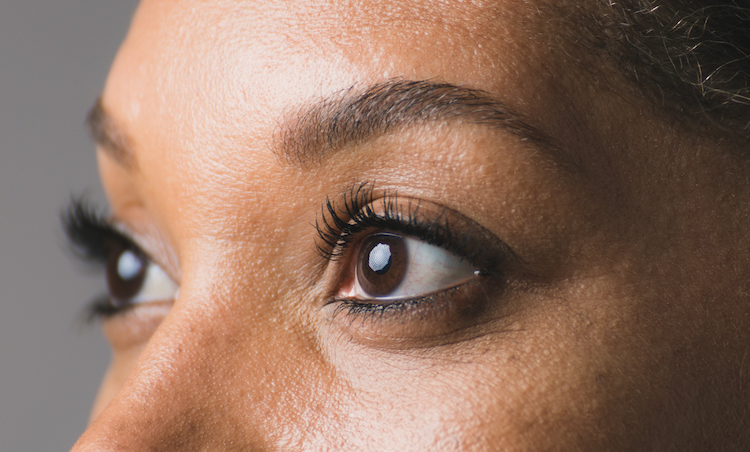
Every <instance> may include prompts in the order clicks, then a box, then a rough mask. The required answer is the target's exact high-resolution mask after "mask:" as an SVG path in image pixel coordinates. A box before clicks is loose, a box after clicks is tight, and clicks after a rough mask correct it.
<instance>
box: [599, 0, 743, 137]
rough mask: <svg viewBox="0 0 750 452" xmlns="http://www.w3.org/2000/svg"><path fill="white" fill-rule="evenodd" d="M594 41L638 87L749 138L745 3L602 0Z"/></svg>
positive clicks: (710, 125)
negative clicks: (598, 33)
mask: <svg viewBox="0 0 750 452" xmlns="http://www.w3.org/2000/svg"><path fill="white" fill-rule="evenodd" d="M600 1H601V2H603V9H602V10H600V11H604V14H603V15H598V17H597V19H598V22H599V24H600V27H599V29H600V30H602V31H603V32H604V33H603V35H601V36H600V39H603V40H604V41H605V47H606V48H607V49H608V51H609V52H610V54H611V55H612V56H613V57H614V58H615V60H616V61H617V62H618V64H619V65H620V66H621V68H622V70H623V71H624V73H625V74H626V75H627V76H628V77H629V78H630V79H631V80H633V81H635V83H636V85H637V86H639V87H640V88H641V89H643V90H645V91H646V92H648V93H649V95H651V96H654V95H655V96H656V99H660V102H661V104H662V105H663V106H664V107H667V108H668V109H671V110H674V109H677V110H678V111H679V112H680V113H682V114H683V115H687V116H689V117H692V118H694V119H697V120H698V121H700V122H701V123H702V124H703V125H704V126H708V127H707V128H706V129H707V130H717V129H718V130H721V131H722V133H729V134H731V135H733V136H734V137H736V138H740V139H742V140H743V141H745V140H750V1H749V0H729V1H717V0H621V1H617V0H600Z"/></svg>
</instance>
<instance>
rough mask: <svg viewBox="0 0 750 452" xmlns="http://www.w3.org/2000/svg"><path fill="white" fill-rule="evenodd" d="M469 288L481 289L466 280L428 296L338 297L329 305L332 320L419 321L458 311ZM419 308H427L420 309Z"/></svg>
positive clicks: (474, 283) (476, 283)
mask: <svg viewBox="0 0 750 452" xmlns="http://www.w3.org/2000/svg"><path fill="white" fill-rule="evenodd" d="M470 286H473V287H476V288H481V285H480V284H479V283H478V281H467V282H464V283H462V284H459V285H457V286H453V287H449V288H447V289H444V290H441V291H439V292H434V293H431V294H428V295H424V296H420V297H414V298H405V299H400V300H388V301H385V302H383V301H378V300H359V299H353V298H339V299H334V300H331V301H330V302H329V304H332V303H336V304H337V306H336V309H335V310H334V312H333V318H335V317H336V316H338V315H344V316H345V317H348V318H350V319H351V321H352V323H353V322H354V321H356V320H361V321H362V323H363V324H364V323H366V322H368V321H369V322H371V324H375V323H377V322H381V321H395V322H398V321H399V320H400V321H401V322H402V323H406V322H407V321H410V320H415V319H418V318H420V317H421V318H426V317H428V316H429V317H434V316H438V317H439V316H440V315H441V314H442V313H444V312H445V311H450V310H452V309H457V308H459V306H457V305H458V303H457V302H456V300H457V299H459V298H460V297H461V296H462V295H463V293H464V292H466V291H467V290H469V289H470ZM422 306H425V307H427V308H426V309H422Z"/></svg>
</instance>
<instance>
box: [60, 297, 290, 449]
mask: <svg viewBox="0 0 750 452" xmlns="http://www.w3.org/2000/svg"><path fill="white" fill-rule="evenodd" d="M183 295H188V296H189V294H181V298H182V296H183ZM205 306H206V304H205V303H194V304H191V303H190V302H189V300H187V301H186V300H182V299H181V300H180V301H178V302H177V303H176V304H175V307H174V308H173V310H172V312H171V313H170V315H169V316H167V318H166V319H165V320H164V322H163V323H162V325H160V327H159V329H158V330H157V331H156V333H155V334H154V336H153V337H152V338H151V340H150V341H149V343H148V345H147V347H146V348H145V350H144V351H143V352H142V354H141V356H140V357H139V359H138V361H137V363H136V365H135V368H134V369H133V371H132V372H131V374H130V375H129V376H128V378H127V380H126V382H125V383H124V385H123V387H122V388H121V389H120V390H119V392H118V393H117V395H116V396H115V398H114V399H113V400H112V402H111V403H110V404H109V406H108V407H107V408H106V409H105V410H104V411H103V412H102V413H101V414H100V416H99V417H98V418H97V419H96V420H95V422H94V423H93V424H92V425H91V426H90V427H89V429H88V430H87V432H86V434H85V435H84V436H83V437H82V438H81V439H80V440H79V443H77V447H76V448H74V450H75V451H89V450H90V451H110V450H214V449H217V450H267V449H268V448H269V445H268V444H267V442H266V439H267V438H268V437H269V432H263V431H261V430H262V429H263V428H264V425H267V424H268V420H267V419H263V418H261V417H260V416H261V413H263V414H264V415H268V413H269V410H268V409H264V407H268V405H269V404H273V401H271V400H269V397H268V391H266V390H265V389H264V387H267V386H269V385H273V384H274V381H273V380H274V379H275V378H277V373H278V372H276V371H275V370H274V369H273V368H272V367H273V362H272V361H269V360H267V359H264V356H265V354H266V353H265V351H264V350H261V349H259V348H258V343H262V342H267V341H264V340H263V339H262V338H261V337H256V338H254V339H253V338H247V337H245V338H243V339H239V338H238V337H237V336H236V333H237V331H235V330H233V328H232V323H229V324H227V323H226V322H223V320H225V319H223V318H222V317H223V315H222V313H221V312H219V311H217V310H215V309H214V310H211V309H207V308H205ZM217 325H218V327H217ZM259 334H260V335H266V334H268V332H262V333H259ZM238 430H241V431H242V434H241V435H238V434H237V433H238ZM239 439H241V441H242V444H239V443H238V440H239Z"/></svg>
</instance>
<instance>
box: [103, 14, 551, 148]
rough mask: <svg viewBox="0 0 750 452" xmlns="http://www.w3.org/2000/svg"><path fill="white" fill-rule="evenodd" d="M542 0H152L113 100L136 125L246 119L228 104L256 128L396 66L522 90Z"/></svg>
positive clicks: (406, 74)
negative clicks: (538, 1)
mask: <svg viewBox="0 0 750 452" xmlns="http://www.w3.org/2000/svg"><path fill="white" fill-rule="evenodd" d="M540 11H541V10H540V9H539V8H536V7H535V6H534V5H530V4H529V2H521V1H515V0H502V1H494V2H438V1H421V2H385V1H383V2H251V1H243V2H228V1H227V2H218V1H216V2H205V1H188V2H171V1H170V2H167V1H146V2H144V3H143V4H142V5H141V6H140V8H139V10H138V13H137V15H136V17H135V18H134V22H133V25H132V28H131V31H130V34H129V36H128V38H127V39H126V41H125V43H124V45H123V47H122V49H121V51H120V53H119V55H118V57H117V59H116V61H115V64H114V66H113V70H112V73H111V75H110V78H109V81H108V84H107V88H106V89H105V96H104V97H105V102H106V104H108V105H109V106H110V107H112V109H113V110H116V114H117V115H120V116H121V117H120V118H118V119H120V120H121V121H123V122H127V123H130V125H131V126H133V127H135V126H144V127H146V126H147V124H139V121H140V120H141V119H142V118H143V117H146V116H148V118H149V119H148V123H151V124H153V123H154V119H156V118H159V119H160V120H161V119H165V120H168V119H171V120H169V121H165V122H161V124H160V127H164V124H165V123H166V124H169V123H176V124H191V126H190V127H186V130H180V133H181V134H182V136H185V135H184V134H185V133H188V134H189V135H193V134H192V133H190V130H195V127H194V125H193V124H192V123H193V122H194V121H193V119H194V117H195V116H200V117H201V118H203V119H204V120H203V121H202V127H209V126H211V125H213V126H217V125H218V124H229V123H233V124H236V121H237V120H240V121H241V119H238V118H228V117H227V116H226V115H228V114H230V113H231V112H242V115H241V116H242V117H244V118H247V119H250V118H252V119H253V120H254V121H256V123H255V124H254V125H253V127H252V128H253V129H256V130H257V128H258V124H257V120H260V121H261V122H265V123H267V125H268V126H271V127H272V126H273V122H274V121H275V120H276V118H277V117H278V115H279V112H280V111H283V110H284V109H285V108H289V106H290V105H295V104H298V103H300V101H301V100H306V99H311V98H316V97H323V96H326V95H330V94H331V93H334V92H336V91H339V90H341V89H345V88H348V87H351V86H354V85H356V84H371V83H376V82H378V81H382V80H384V79H389V78H393V77H403V78H407V79H418V80H419V79H421V80H429V79H440V80H446V79H447V81H451V82H458V83H460V84H463V85H468V86H472V87H474V88H478V89H483V90H486V91H489V92H496V93H497V92H499V93H501V94H502V93H508V92H510V91H513V92H514V93H517V94H516V96H517V97H523V92H533V91H534V90H537V89H538V84H539V81H540V79H541V77H529V76H528V75H529V69H530V67H532V66H539V65H540V64H541V62H542V61H546V62H549V58H550V53H551V52H550V50H549V48H548V46H547V44H548V43H547V42H546V41H548V39H540V37H545V36H552V35H553V33H552V31H551V30H550V29H549V23H548V22H545V21H544V20H543V17H542V15H543V13H542V12H540ZM546 65H547V67H549V66H550V65H549V64H546ZM144 109H149V110H150V111H149V112H148V114H146V112H145V111H144ZM164 109H169V111H163V110H164ZM207 117H209V118H214V119H216V121H215V122H208V123H207V122H206V121H205V118H207ZM228 120H229V121H228ZM174 127H178V126H177V125H175V126H174ZM146 128H147V127H146ZM163 130H164V129H162V131H163ZM202 135H204V136H205V135H206V134H202Z"/></svg>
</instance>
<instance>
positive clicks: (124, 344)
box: [90, 302, 172, 421]
mask: <svg viewBox="0 0 750 452" xmlns="http://www.w3.org/2000/svg"><path fill="white" fill-rule="evenodd" d="M171 308H172V302H157V303H150V304H145V305H138V306H136V307H135V308H133V309H131V310H129V311H126V312H124V313H122V314H120V315H117V316H116V317H113V318H110V319H105V320H103V321H102V327H103V328H102V329H103V331H104V336H105V337H106V338H107V341H108V342H109V344H110V346H111V348H112V360H111V362H110V365H109V368H108V369H107V373H106V374H105V376H104V379H103V381H102V384H101V386H100V388H99V393H98V394H97V396H96V401H95V402H94V407H93V409H92V410H91V416H90V420H91V421H93V420H95V419H96V418H97V417H98V415H99V414H100V413H101V412H102V411H103V410H104V408H106V407H107V405H108V404H109V402H110V401H111V400H112V399H113V398H114V396H115V394H116V393H117V391H119V390H120V388H121V387H122V386H123V384H124V383H125V380H126V379H127V378H128V376H129V375H130V374H131V372H132V370H133V369H134V368H135V364H136V362H137V361H138V358H139V357H140V356H141V353H142V352H143V349H144V348H145V347H146V344H147V343H148V341H149V339H151V336H152V335H153V334H154V332H155V331H156V329H157V328H158V327H159V325H160V324H161V323H162V321H163V320H164V318H165V317H166V316H167V314H169V311H170V310H171Z"/></svg>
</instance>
